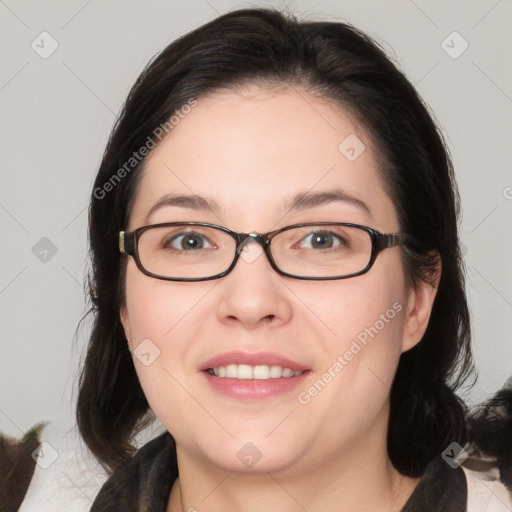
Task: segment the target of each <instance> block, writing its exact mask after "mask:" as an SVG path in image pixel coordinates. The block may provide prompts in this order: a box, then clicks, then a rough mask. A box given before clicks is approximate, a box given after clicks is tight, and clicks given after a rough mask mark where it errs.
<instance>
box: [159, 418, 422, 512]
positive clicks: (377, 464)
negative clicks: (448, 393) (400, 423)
mask: <svg viewBox="0 0 512 512" xmlns="http://www.w3.org/2000/svg"><path fill="white" fill-rule="evenodd" d="M386 432H387V415H385V416H384V417H383V418H382V421H377V422H376V423H375V424H374V425H373V427H372V428H371V429H370V430H367V431H365V432H364V434H363V435H359V436H358V440H357V441H356V442H352V443H351V445H350V446H349V447H348V448H347V447H346V448H344V449H343V450H340V451H339V452H338V453H333V454H329V458H326V459H325V460H323V461H322V463H321V464H318V465H316V466H312V465H308V466H307V467H306V466H301V467H299V464H300V463H297V464H295V465H294V467H293V468H286V469H283V470H281V471H275V472H272V473H270V472H266V471H262V472H259V473H251V474H247V473H238V472H235V471H233V472H227V471H223V470H221V469H219V468H218V467H217V466H214V465H213V464H211V463H210V462H209V461H208V460H207V459H198V458H197V457H194V456H193V455H192V454H191V453H190V452H188V451H187V450H185V449H183V448H182V447H180V446H179V445H178V446H177V456H178V466H179V472H180V476H179V478H178V479H177V480H176V481H175V483H174V486H173V488H172V491H171V495H170V499H169V506H168V508H167V510H168V512H171V511H172V512H194V511H199V510H208V511H209V512H224V511H226V510H237V511H241V512H260V511H261V510H279V511H281V512H297V511H298V510H304V511H308V512H328V511H334V510H336V511H339V512H353V511H354V510H358V511H366V510H368V511H372V512H398V511H400V510H401V508H402V507H403V506H404V505H405V503H406V501H407V499H408V498H409V496H410V495H411V494H412V492H413V490H414V487H415V486H416V485H417V483H418V481H419V479H412V478H408V477H405V476H403V475H401V474H400V473H398V471H396V470H395V468H394V467H393V465H392V464H391V461H390V460H389V457H388V455H387V448H386V446H387V445H386Z"/></svg>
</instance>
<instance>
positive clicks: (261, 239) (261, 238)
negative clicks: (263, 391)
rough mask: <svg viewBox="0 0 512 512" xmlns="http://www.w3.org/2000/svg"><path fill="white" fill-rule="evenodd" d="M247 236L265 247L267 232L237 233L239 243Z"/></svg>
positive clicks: (267, 238) (267, 237)
mask: <svg viewBox="0 0 512 512" xmlns="http://www.w3.org/2000/svg"><path fill="white" fill-rule="evenodd" d="M248 238H250V239H251V240H254V241H255V242H256V243H257V244H259V245H261V247H262V249H265V247H266V246H267V245H268V240H269V236H268V233H238V243H239V244H241V243H243V242H245V241H246V240H247V239H248Z"/></svg>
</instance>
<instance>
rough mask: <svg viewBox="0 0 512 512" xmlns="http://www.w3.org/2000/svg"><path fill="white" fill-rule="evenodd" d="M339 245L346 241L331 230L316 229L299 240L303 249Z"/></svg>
mask: <svg viewBox="0 0 512 512" xmlns="http://www.w3.org/2000/svg"><path fill="white" fill-rule="evenodd" d="M341 245H346V241H345V240H344V239H343V238H341V237H340V236H339V235H336V234H335V233H333V232H332V231H316V232H315V233H310V234H309V235H307V236H305V237H304V238H303V239H302V240H301V242H299V246H300V247H301V248H305V249H332V248H333V247H339V246H341Z"/></svg>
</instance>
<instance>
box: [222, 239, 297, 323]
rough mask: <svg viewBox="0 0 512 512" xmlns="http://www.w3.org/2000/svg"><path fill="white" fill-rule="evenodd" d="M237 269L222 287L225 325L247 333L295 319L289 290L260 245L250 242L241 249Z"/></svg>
mask: <svg viewBox="0 0 512 512" xmlns="http://www.w3.org/2000/svg"><path fill="white" fill-rule="evenodd" d="M238 252H239V258H238V261H237V263H236V266H235V268H234V269H233V270H232V271H231V272H230V273H229V274H228V275H227V276H225V277H223V278H222V282H221V283H219V286H218V288H220V290H219V292H220V294H221V295H220V298H219V301H218V303H217V314H218V317H219V320H220V321H221V322H223V323H228V324H230V325H232V324H240V325H242V326H244V327H245V328H246V329H255V328H258V327H261V326H263V325H266V326H267V327H277V326H280V325H284V324H286V323H288V322H289V321H290V319H291V317H292V304H291V302H290V296H289V293H290V292H289V291H288V288H287V287H286V286H285V284H284V283H283V280H282V278H281V276H279V275H278V274H277V272H276V271H275V270H274V269H273V268H272V267H271V265H270V262H269V261H268V259H267V258H266V256H265V254H264V251H263V249H262V247H261V245H260V244H259V243H257V242H256V241H253V240H247V241H246V243H243V244H241V246H239V248H238Z"/></svg>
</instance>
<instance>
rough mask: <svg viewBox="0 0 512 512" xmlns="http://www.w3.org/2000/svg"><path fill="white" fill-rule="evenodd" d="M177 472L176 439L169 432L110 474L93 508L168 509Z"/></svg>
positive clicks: (94, 511)
mask: <svg viewBox="0 0 512 512" xmlns="http://www.w3.org/2000/svg"><path fill="white" fill-rule="evenodd" d="M177 476H178V469H177V462H176V450H175V445H174V440H173V438H172V436H171V435H170V434H168V433H165V434H162V435H160V436H158V437H157V438H155V439H153V440H152V441H149V442H148V443H146V444H145V445H144V446H143V447H142V448H140V450H139V451H138V452H137V453H136V454H135V455H134V456H133V458H132V459H130V460H129V461H128V462H127V463H126V464H124V465H123V466H121V467H120V468H119V469H118V470H117V471H115V472H114V473H113V474H112V475H111V476H110V477H109V479H108V480H107V481H106V482H105V484H104V485H103V487H102V488H101V489H100V491H99V493H98V495H97V496H96V499H95V500H94V503H93V505H92V507H91V512H110V511H112V512H114V511H119V510H134V511H137V512H138V511H143V510H144V511H146V510H148V511H149V510H151V511H158V510H163V511H165V508H166V506H167V501H168V497H169V493H170V491H171V487H172V484H173V482H174V480H175V479H176V477H177Z"/></svg>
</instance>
